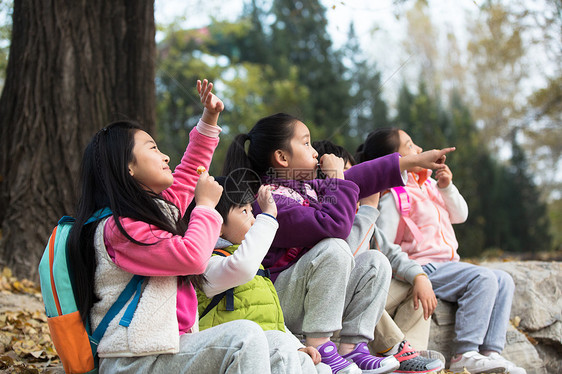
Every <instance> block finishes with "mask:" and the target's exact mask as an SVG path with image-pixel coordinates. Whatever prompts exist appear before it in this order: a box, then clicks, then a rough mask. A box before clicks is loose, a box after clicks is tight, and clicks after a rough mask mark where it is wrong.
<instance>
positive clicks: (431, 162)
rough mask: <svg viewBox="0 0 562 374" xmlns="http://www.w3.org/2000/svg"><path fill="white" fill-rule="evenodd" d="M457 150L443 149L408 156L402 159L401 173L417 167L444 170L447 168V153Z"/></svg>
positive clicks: (453, 148)
mask: <svg viewBox="0 0 562 374" xmlns="http://www.w3.org/2000/svg"><path fill="white" fill-rule="evenodd" d="M455 149H456V148H455V147H450V148H443V149H432V150H431V151H425V152H422V153H419V154H415V155H407V156H404V157H400V161H399V162H400V171H404V170H411V169H413V168H415V167H421V168H424V169H437V170H439V169H444V168H445V167H447V166H446V165H445V160H446V159H447V156H445V155H446V154H447V153H450V152H453V151H454V150H455Z"/></svg>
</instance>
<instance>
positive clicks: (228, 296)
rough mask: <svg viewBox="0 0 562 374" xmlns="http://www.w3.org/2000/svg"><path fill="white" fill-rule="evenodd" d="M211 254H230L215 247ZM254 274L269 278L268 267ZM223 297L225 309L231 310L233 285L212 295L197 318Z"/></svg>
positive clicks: (201, 316) (205, 313)
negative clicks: (224, 298)
mask: <svg viewBox="0 0 562 374" xmlns="http://www.w3.org/2000/svg"><path fill="white" fill-rule="evenodd" d="M213 254H215V255H219V256H222V257H227V256H230V255H231V254H230V253H229V252H227V251H225V250H223V249H215V250H214V251H213ZM256 275H259V276H262V277H267V278H270V273H269V269H258V271H257V273H256ZM223 297H226V310H227V311H229V312H232V311H233V310H234V287H233V288H229V289H228V290H226V291H224V292H221V293H219V294H218V295H215V296H213V298H212V299H211V302H210V303H209V305H207V307H206V308H205V310H204V311H203V313H201V315H200V316H199V319H201V318H203V317H205V316H206V315H207V313H209V312H210V311H211V310H212V309H213V308H214V307H216V306H217V305H218V304H219V303H220V301H221V300H222V298H223Z"/></svg>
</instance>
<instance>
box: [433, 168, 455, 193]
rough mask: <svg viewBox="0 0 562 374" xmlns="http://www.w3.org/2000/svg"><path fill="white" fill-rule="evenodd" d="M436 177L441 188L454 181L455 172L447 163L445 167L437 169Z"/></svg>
mask: <svg viewBox="0 0 562 374" xmlns="http://www.w3.org/2000/svg"><path fill="white" fill-rule="evenodd" d="M434 178H435V179H437V186H438V187H439V188H445V187H447V186H448V185H449V184H451V182H452V181H453V173H452V172H451V169H449V167H448V166H447V165H445V167H444V168H442V169H439V170H437V172H436V173H435V177H434Z"/></svg>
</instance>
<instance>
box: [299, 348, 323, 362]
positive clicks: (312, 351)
mask: <svg viewBox="0 0 562 374" xmlns="http://www.w3.org/2000/svg"><path fill="white" fill-rule="evenodd" d="M299 351H302V352H304V353H306V354H307V355H309V356H310V358H311V359H312V362H314V365H318V364H319V363H320V361H321V360H322V357H320V352H318V350H317V349H316V348H314V347H311V346H308V347H304V348H299Z"/></svg>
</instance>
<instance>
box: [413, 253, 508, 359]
mask: <svg viewBox="0 0 562 374" xmlns="http://www.w3.org/2000/svg"><path fill="white" fill-rule="evenodd" d="M423 270H424V271H425V272H426V273H427V274H428V276H429V280H430V281H431V284H432V285H433V291H434V292H435V295H436V296H437V297H438V298H439V299H441V300H445V301H449V302H456V303H458V309H457V313H456V315H455V340H454V343H455V346H456V347H455V348H456V350H455V352H454V353H464V352H468V351H487V350H490V351H496V352H501V351H502V350H503V348H504V346H505V335H506V332H507V324H508V322H509V314H510V312H511V302H512V300H513V292H514V290H515V285H514V283H513V279H512V278H511V276H510V275H509V274H507V273H506V272H505V271H502V270H495V269H487V268H485V267H482V266H477V265H473V264H469V263H466V262H444V263H430V264H427V265H424V266H423Z"/></svg>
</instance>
